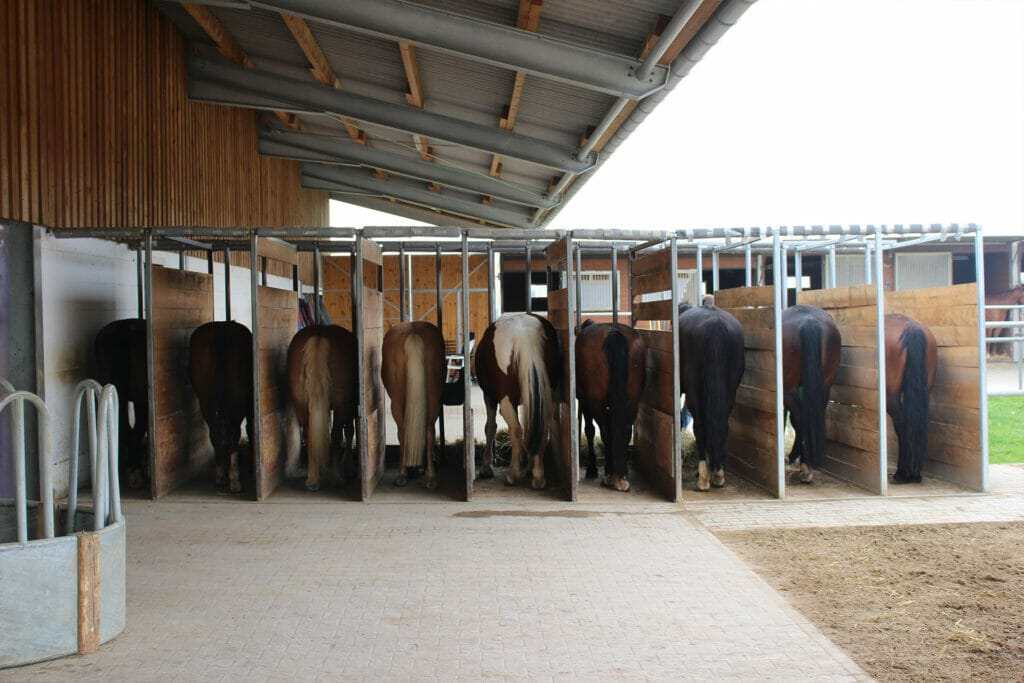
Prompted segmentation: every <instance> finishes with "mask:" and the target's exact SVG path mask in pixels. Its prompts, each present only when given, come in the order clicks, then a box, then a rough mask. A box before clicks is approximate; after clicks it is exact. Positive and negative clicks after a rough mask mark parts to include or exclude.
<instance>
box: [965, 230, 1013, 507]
mask: <svg viewBox="0 0 1024 683" xmlns="http://www.w3.org/2000/svg"><path fill="white" fill-rule="evenodd" d="M1015 270H1016V269H1015ZM974 277H975V279H976V280H977V282H978V391H979V392H980V396H979V397H978V398H979V403H978V406H979V408H980V412H981V415H980V416H979V420H980V427H981V490H982V492H984V493H988V486H989V479H988V374H987V369H986V367H985V364H986V363H987V362H988V358H987V354H988V349H987V347H986V345H985V335H986V329H985V242H984V239H983V238H982V231H981V226H980V225H976V226H974ZM1011 336H1016V335H1011Z"/></svg>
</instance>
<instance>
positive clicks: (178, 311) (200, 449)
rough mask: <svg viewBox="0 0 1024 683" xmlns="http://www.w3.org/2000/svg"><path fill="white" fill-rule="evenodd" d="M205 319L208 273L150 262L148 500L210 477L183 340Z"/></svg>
mask: <svg viewBox="0 0 1024 683" xmlns="http://www.w3.org/2000/svg"><path fill="white" fill-rule="evenodd" d="M211 320H213V276H212V275H208V274H206V273H193V272H189V271H182V270H175V269H173V268H164V267H161V266H153V337H154V338H153V368H154V376H153V379H154V385H153V393H154V398H155V406H154V408H153V410H154V416H155V418H156V434H155V436H154V437H150V438H153V439H154V445H155V450H154V454H155V462H154V463H152V464H153V465H154V466H153V467H151V471H150V478H151V495H152V496H153V497H154V498H159V497H161V496H163V495H165V494H167V493H168V492H170V491H173V490H174V489H175V488H177V487H178V486H180V485H181V484H183V483H184V482H186V481H188V480H189V479H192V478H193V477H195V476H196V475H198V474H200V473H201V472H205V471H211V477H212V467H213V466H212V463H213V446H212V445H211V444H210V439H209V436H208V432H207V428H206V422H205V421H204V420H203V416H202V413H201V412H200V411H199V401H198V400H197V399H196V395H195V392H194V391H193V390H192V385H191V383H190V382H189V378H188V377H189V375H188V343H189V338H190V337H191V335H192V332H193V331H194V330H195V328H197V327H199V326H200V325H202V324H204V323H207V322H210V321H211Z"/></svg>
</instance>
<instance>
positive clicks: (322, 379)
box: [288, 325, 360, 491]
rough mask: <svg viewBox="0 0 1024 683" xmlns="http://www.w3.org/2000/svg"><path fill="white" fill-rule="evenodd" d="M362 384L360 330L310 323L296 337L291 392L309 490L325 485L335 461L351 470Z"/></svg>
mask: <svg viewBox="0 0 1024 683" xmlns="http://www.w3.org/2000/svg"><path fill="white" fill-rule="evenodd" d="M359 386H360V383H359V366H358V351H357V346H356V336H355V335H354V334H352V333H351V332H349V331H348V330H346V329H345V328H344V327H339V326H338V325H307V326H306V327H303V328H302V329H301V330H299V331H298V332H297V333H296V334H295V336H294V337H292V340H291V343H289V344H288V393H289V394H290V395H291V400H292V408H293V409H294V411H295V418H296V420H298V423H299V427H300V429H301V430H302V434H303V435H304V436H305V440H306V452H307V456H308V457H307V463H306V465H307V468H306V488H307V489H308V490H310V491H316V490H318V489H319V488H320V474H321V472H322V471H323V469H324V467H325V466H326V465H327V464H328V463H329V462H331V461H334V462H340V463H341V464H342V467H341V468H340V471H341V472H344V471H345V468H344V466H343V465H344V463H345V461H346V460H347V459H348V458H350V457H351V455H352V437H353V435H354V433H355V419H356V412H357V409H358V407H359ZM332 411H333V413H334V415H333V417H334V421H333V426H332V423H331V413H332ZM343 438H344V440H345V449H344V451H342V439H343Z"/></svg>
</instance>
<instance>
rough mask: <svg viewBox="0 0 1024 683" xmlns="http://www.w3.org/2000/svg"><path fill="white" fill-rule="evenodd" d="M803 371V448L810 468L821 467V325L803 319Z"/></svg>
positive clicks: (822, 395)
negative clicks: (804, 437) (804, 433)
mask: <svg viewBox="0 0 1024 683" xmlns="http://www.w3.org/2000/svg"><path fill="white" fill-rule="evenodd" d="M800 346H801V348H802V349H803V373H802V376H801V378H800V388H801V391H802V393H801V397H800V407H801V409H802V410H801V412H803V414H804V424H805V430H804V431H805V432H806V441H805V443H804V446H805V448H804V450H805V451H806V455H807V458H808V460H810V465H811V467H814V468H817V467H820V466H821V461H822V459H823V458H824V456H825V403H826V396H825V372H824V370H823V369H822V367H821V325H820V324H818V323H817V322H816V321H814V320H806V321H804V322H803V323H802V324H801V325H800Z"/></svg>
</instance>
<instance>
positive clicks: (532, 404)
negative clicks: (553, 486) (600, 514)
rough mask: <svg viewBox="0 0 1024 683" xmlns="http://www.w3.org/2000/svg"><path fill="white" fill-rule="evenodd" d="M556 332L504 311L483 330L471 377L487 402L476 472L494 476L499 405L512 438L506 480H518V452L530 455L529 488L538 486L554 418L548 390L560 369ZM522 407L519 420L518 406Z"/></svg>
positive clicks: (527, 316)
mask: <svg viewBox="0 0 1024 683" xmlns="http://www.w3.org/2000/svg"><path fill="white" fill-rule="evenodd" d="M561 366H562V363H561V358H560V357H559V353H558V334H557V333H556V332H555V328H554V327H553V326H552V325H551V323H549V322H548V321H547V320H546V319H545V318H541V317H540V316H537V315H534V314H532V313H506V314H505V315H503V316H501V317H500V318H498V319H497V320H495V321H494V322H493V323H491V325H490V326H489V327H488V328H487V330H486V331H485V332H484V334H483V337H481V339H480V344H479V345H478V346H477V350H476V378H477V382H478V383H479V385H480V389H481V390H482V391H483V394H484V404H485V405H486V407H487V426H486V428H485V433H486V435H487V447H486V450H485V451H484V464H483V467H481V469H480V477H481V478H482V479H487V478H489V477H493V476H494V472H493V470H492V462H493V460H494V433H495V431H496V426H497V425H496V420H495V413H496V412H497V410H498V408H499V406H500V408H501V416H502V417H503V418H504V419H505V423H506V424H507V425H508V432H509V437H510V438H511V440H512V460H511V463H510V464H509V471H508V475H507V476H506V478H505V483H506V484H508V485H509V486H513V485H515V484H516V483H517V482H518V481H519V479H520V456H521V455H522V454H523V453H524V451H525V453H527V454H529V455H530V456H532V457H533V482H532V485H533V488H535V489H542V488H544V487H545V486H546V482H545V480H544V450H545V449H546V448H547V444H548V439H549V438H550V437H551V426H552V424H553V422H554V419H555V408H554V397H553V393H552V392H553V390H554V389H555V388H556V387H557V382H558V377H559V373H561ZM520 405H521V406H522V407H523V418H524V419H523V422H522V423H520V420H519V414H518V410H519V406H520Z"/></svg>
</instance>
